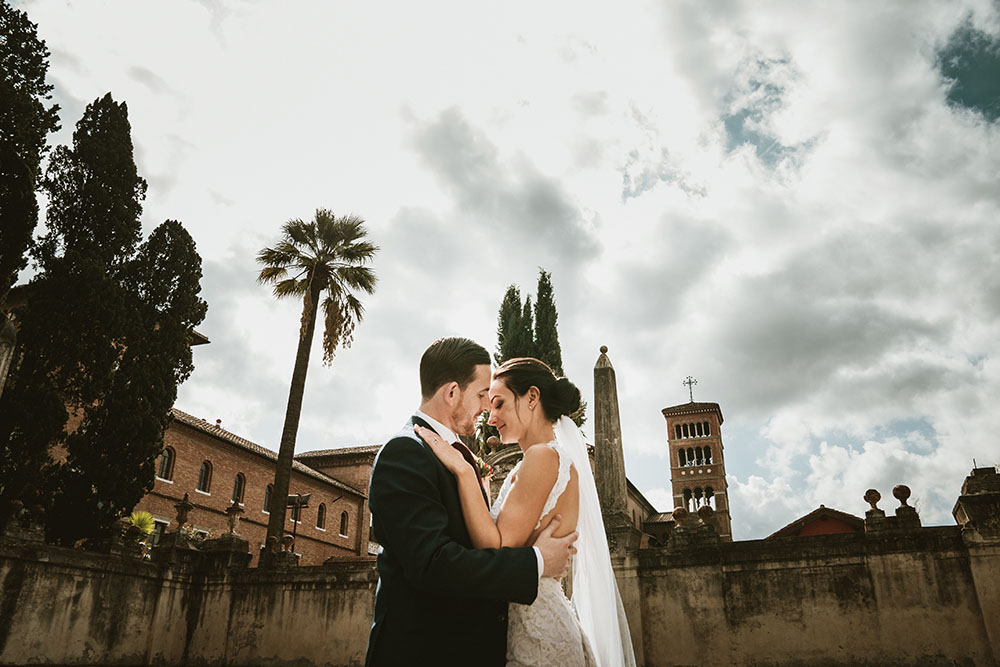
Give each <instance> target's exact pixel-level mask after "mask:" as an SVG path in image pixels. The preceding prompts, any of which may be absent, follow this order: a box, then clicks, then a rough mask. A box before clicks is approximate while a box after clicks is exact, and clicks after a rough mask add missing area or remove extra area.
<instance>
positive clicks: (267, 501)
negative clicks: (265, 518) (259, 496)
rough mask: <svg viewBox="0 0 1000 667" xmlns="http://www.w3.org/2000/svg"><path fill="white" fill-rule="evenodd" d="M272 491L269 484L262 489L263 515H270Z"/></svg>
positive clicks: (271, 486) (272, 488) (272, 487)
mask: <svg viewBox="0 0 1000 667" xmlns="http://www.w3.org/2000/svg"><path fill="white" fill-rule="evenodd" d="M272 491H274V486H273V485H271V484H268V485H267V488H266V489H264V513H265V514H270V513H271V492H272Z"/></svg>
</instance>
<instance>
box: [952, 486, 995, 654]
mask: <svg viewBox="0 0 1000 667" xmlns="http://www.w3.org/2000/svg"><path fill="white" fill-rule="evenodd" d="M952 515H953V516H954V517H955V521H956V522H957V523H958V525H960V526H961V527H962V540H963V541H964V542H965V546H966V549H968V552H969V569H970V570H971V571H972V581H973V583H974V584H975V586H976V593H977V596H976V597H977V599H978V600H979V609H980V612H981V614H982V617H983V621H984V624H985V626H986V634H987V635H988V636H989V638H990V646H991V647H992V649H993V656H994V658H1000V474H998V473H997V469H996V468H992V467H990V468H973V470H972V472H971V473H970V474H969V476H968V477H966V478H965V483H963V484H962V495H960V496H959V497H958V500H957V501H956V502H955V508H954V509H953V510H952Z"/></svg>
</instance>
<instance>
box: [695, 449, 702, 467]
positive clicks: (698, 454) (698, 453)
mask: <svg viewBox="0 0 1000 667" xmlns="http://www.w3.org/2000/svg"><path fill="white" fill-rule="evenodd" d="M694 455H695V461H697V462H698V465H702V464H703V463H704V462H705V458H704V457H703V456H702V453H701V447H695V448H694Z"/></svg>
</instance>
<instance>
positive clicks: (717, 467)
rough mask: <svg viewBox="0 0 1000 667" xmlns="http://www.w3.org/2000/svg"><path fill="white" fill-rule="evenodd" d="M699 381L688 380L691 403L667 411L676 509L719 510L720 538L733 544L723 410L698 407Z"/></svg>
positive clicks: (706, 405)
mask: <svg viewBox="0 0 1000 667" xmlns="http://www.w3.org/2000/svg"><path fill="white" fill-rule="evenodd" d="M697 383H698V381H697V380H695V379H694V378H692V377H690V376H688V378H687V379H686V380H685V381H684V384H685V385H687V386H688V389H689V395H690V397H691V400H690V402H688V403H682V404H680V405H674V406H672V407H669V408H663V417H664V418H665V419H666V420H667V445H668V447H669V448H670V483H671V487H672V489H673V493H674V506H675V507H684V508H687V510H688V511H690V512H696V511H697V510H698V508H699V507H701V506H703V505H708V506H710V507H711V508H712V509H714V510H715V513H714V520H715V522H716V528H717V529H718V531H719V537H720V538H721V539H722V540H723V541H725V542H732V541H733V526H732V517H731V516H730V514H729V485H728V484H727V483H726V466H725V459H724V456H723V447H722V430H721V427H722V409H721V408H719V404H718V403H695V401H694V392H693V387H694V385H695V384H697Z"/></svg>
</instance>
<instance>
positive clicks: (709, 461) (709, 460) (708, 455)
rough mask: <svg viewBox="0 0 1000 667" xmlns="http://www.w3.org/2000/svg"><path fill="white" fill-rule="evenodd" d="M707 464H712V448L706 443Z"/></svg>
mask: <svg viewBox="0 0 1000 667" xmlns="http://www.w3.org/2000/svg"><path fill="white" fill-rule="evenodd" d="M705 464H706V465H712V448H711V447H709V446H708V445H705Z"/></svg>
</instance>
